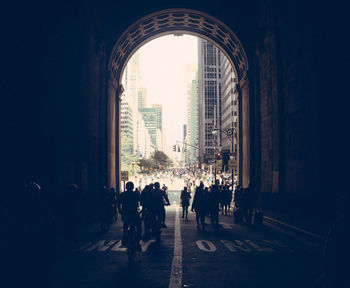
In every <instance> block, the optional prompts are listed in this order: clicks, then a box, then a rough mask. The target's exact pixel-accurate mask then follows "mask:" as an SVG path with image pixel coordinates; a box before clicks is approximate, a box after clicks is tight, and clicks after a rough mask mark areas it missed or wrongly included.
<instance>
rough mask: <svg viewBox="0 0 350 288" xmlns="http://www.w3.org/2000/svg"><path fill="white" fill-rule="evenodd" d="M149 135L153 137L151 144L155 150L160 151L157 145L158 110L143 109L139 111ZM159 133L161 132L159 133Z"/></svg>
mask: <svg viewBox="0 0 350 288" xmlns="http://www.w3.org/2000/svg"><path fill="white" fill-rule="evenodd" d="M139 111H140V113H141V115H142V118H143V121H144V122H145V126H146V128H147V130H148V133H149V135H150V137H151V144H152V146H153V148H154V149H155V150H158V143H157V129H158V128H157V127H158V123H157V109H156V108H141V109H139ZM158 133H159V132H158Z"/></svg>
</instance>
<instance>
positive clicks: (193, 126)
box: [186, 73, 198, 164]
mask: <svg viewBox="0 0 350 288" xmlns="http://www.w3.org/2000/svg"><path fill="white" fill-rule="evenodd" d="M186 138H187V139H186V143H187V144H189V145H188V146H187V154H188V155H187V157H186V159H188V163H189V164H192V163H196V162H197V161H198V149H197V148H196V147H198V73H197V74H196V78H195V79H194V80H192V82H191V83H190V84H189V85H188V90H187V137H186Z"/></svg>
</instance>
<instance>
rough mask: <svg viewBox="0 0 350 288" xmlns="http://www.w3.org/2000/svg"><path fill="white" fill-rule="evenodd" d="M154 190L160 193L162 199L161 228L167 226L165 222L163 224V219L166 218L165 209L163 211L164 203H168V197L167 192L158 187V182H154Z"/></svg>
mask: <svg viewBox="0 0 350 288" xmlns="http://www.w3.org/2000/svg"><path fill="white" fill-rule="evenodd" d="M154 190H159V191H160V192H161V194H162V199H163V208H162V212H161V226H162V227H163V228H167V226H166V224H165V220H166V211H165V207H164V205H170V202H169V198H168V194H167V192H166V191H164V190H163V189H160V184H159V182H156V183H154Z"/></svg>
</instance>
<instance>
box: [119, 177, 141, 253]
mask: <svg viewBox="0 0 350 288" xmlns="http://www.w3.org/2000/svg"><path fill="white" fill-rule="evenodd" d="M133 189H134V183H133V182H131V181H129V182H127V183H126V191H125V192H123V193H121V194H120V207H119V209H120V211H121V214H122V220H123V239H122V244H123V245H126V243H127V237H128V234H127V232H128V227H129V225H130V224H134V225H135V226H136V234H137V243H138V250H141V246H140V244H139V241H140V239H141V219H140V217H139V212H138V207H139V204H140V195H139V194H138V193H136V192H135V191H133Z"/></svg>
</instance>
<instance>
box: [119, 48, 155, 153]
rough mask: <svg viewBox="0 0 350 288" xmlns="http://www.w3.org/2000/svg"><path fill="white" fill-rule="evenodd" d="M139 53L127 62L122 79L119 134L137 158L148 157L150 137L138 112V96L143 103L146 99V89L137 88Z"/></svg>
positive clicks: (138, 80) (138, 84)
mask: <svg viewBox="0 0 350 288" xmlns="http://www.w3.org/2000/svg"><path fill="white" fill-rule="evenodd" d="M139 82H140V75H139V53H138V52H136V53H135V54H134V55H133V56H132V57H131V58H130V60H129V62H128V64H127V66H126V67H125V71H124V74H123V78H122V84H123V87H124V93H123V94H122V101H121V133H122V135H125V136H127V137H128V138H130V139H131V141H132V147H133V151H132V152H133V153H134V154H136V155H137V156H140V155H142V157H144V155H149V154H150V152H149V151H150V146H149V147H146V145H150V135H149V131H148V129H146V127H145V122H144V121H143V119H142V116H141V115H140V112H139V111H138V105H139V98H140V97H139V96H140V93H141V98H142V99H143V102H145V99H146V89H145V88H139V86H140V83H139Z"/></svg>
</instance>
